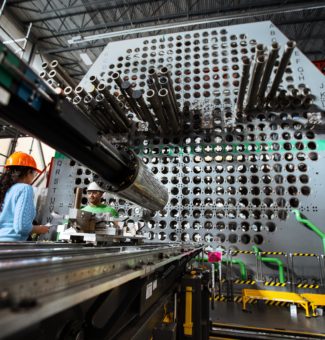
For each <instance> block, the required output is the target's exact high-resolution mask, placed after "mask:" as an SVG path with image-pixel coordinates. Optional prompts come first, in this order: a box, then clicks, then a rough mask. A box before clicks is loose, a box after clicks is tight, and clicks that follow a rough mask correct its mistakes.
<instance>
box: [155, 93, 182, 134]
mask: <svg viewBox="0 0 325 340" xmlns="http://www.w3.org/2000/svg"><path fill="white" fill-rule="evenodd" d="M158 96H159V98H161V100H162V102H163V105H164V109H165V111H166V117H167V119H168V118H170V123H171V126H172V129H173V131H174V133H177V132H178V130H179V127H178V122H177V119H176V116H175V112H174V107H173V104H172V102H171V99H170V96H169V95H168V90H166V89H161V90H159V92H158Z"/></svg>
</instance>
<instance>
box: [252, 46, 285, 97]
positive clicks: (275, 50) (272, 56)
mask: <svg viewBox="0 0 325 340" xmlns="http://www.w3.org/2000/svg"><path fill="white" fill-rule="evenodd" d="M279 49H280V45H279V44H278V43H277V42H273V43H272V47H271V51H270V53H269V55H268V58H267V62H266V65H265V69H264V72H263V77H262V80H261V84H260V88H259V89H258V94H257V97H258V102H259V103H260V104H263V103H264V97H265V91H266V87H267V84H268V83H269V81H270V78H271V74H272V70H273V67H274V64H275V61H276V58H277V57H278V55H279Z"/></svg>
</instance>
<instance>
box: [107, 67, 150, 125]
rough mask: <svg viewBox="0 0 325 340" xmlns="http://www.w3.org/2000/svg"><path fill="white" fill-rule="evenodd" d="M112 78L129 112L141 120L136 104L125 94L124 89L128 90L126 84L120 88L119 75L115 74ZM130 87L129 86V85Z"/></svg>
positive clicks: (120, 80)
mask: <svg viewBox="0 0 325 340" xmlns="http://www.w3.org/2000/svg"><path fill="white" fill-rule="evenodd" d="M112 78H113V80H114V81H115V82H116V84H117V86H118V87H119V88H120V91H121V93H122V95H123V97H124V98H125V100H126V101H127V103H128V104H129V106H130V108H131V111H133V112H134V113H135V114H136V115H137V116H138V117H139V118H140V119H143V118H142V117H141V113H139V110H138V108H137V105H136V103H135V102H134V100H133V99H132V97H129V96H128V94H127V92H126V88H128V85H127V84H124V85H123V86H122V83H123V81H122V79H121V77H120V75H119V73H117V72H115V73H113V74H112ZM130 85H131V84H130Z"/></svg>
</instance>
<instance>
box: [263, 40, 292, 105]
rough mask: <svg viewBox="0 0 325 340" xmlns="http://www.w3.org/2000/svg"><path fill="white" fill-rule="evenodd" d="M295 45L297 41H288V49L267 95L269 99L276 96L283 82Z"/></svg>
mask: <svg viewBox="0 0 325 340" xmlns="http://www.w3.org/2000/svg"><path fill="white" fill-rule="evenodd" d="M295 47H296V43H295V41H292V40H290V41H288V42H287V46H286V49H285V51H284V52H283V55H282V58H281V61H280V64H279V67H278V69H277V72H276V74H275V77H274V80H273V83H272V87H271V90H270V92H269V93H268V95H267V99H268V101H271V100H272V99H273V98H274V97H275V95H276V91H277V90H278V87H279V85H280V83H281V80H282V77H283V74H284V72H285V69H286V67H287V65H288V64H289V61H290V58H291V55H292V52H293V50H294V48H295Z"/></svg>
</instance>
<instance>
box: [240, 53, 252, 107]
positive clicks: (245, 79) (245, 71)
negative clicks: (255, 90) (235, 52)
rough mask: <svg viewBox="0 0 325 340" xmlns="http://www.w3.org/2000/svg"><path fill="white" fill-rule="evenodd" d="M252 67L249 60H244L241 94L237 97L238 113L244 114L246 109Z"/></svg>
mask: <svg viewBox="0 0 325 340" xmlns="http://www.w3.org/2000/svg"><path fill="white" fill-rule="evenodd" d="M250 67H251V61H250V60H249V58H243V70H242V75H241V80H240V85H239V92H238V97H237V112H242V111H243V108H244V98H245V93H246V88H247V85H248V81H249V70H250Z"/></svg>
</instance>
